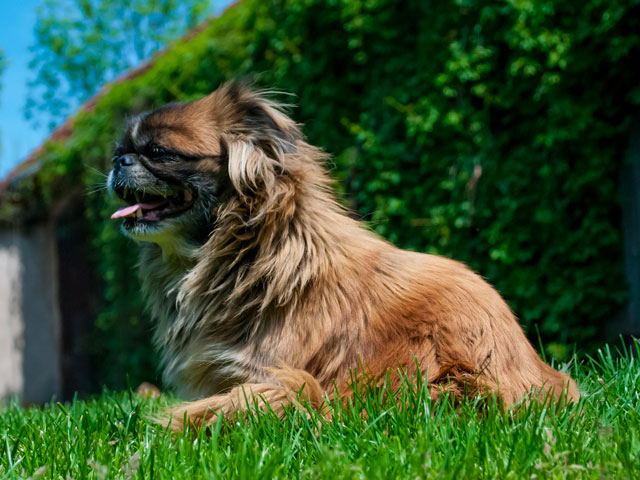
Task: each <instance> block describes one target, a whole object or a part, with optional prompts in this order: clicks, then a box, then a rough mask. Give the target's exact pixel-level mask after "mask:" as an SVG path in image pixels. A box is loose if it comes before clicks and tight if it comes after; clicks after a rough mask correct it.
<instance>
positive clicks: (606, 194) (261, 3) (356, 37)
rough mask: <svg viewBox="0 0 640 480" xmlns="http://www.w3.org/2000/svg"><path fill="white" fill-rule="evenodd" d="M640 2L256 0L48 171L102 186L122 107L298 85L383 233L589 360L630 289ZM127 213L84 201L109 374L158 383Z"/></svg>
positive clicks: (136, 91)
mask: <svg viewBox="0 0 640 480" xmlns="http://www.w3.org/2000/svg"><path fill="white" fill-rule="evenodd" d="M639 9H640V2H638V0H633V1H631V2H629V1H622V0H607V1H605V0H587V1H581V2H577V1H563V2H552V1H525V0H512V1H507V2H498V3H487V2H480V1H471V0H457V1H455V2H451V1H434V2H424V1H423V0H377V1H360V0H348V1H347V0H345V1H337V0H332V1H328V2H327V1H325V0H269V1H266V0H245V1H243V2H241V3H239V4H238V5H236V6H234V7H233V8H230V9H228V10H227V11H226V12H225V13H224V14H223V15H222V16H221V17H220V18H218V19H215V20H213V21H212V22H211V23H210V24H209V25H208V27H207V28H206V29H204V31H203V32H202V33H200V34H199V35H197V36H196V37H194V38H192V39H190V40H188V41H185V42H179V43H178V44H177V45H175V47H174V48H173V49H172V50H171V51H170V52H168V53H167V54H166V55H164V56H162V57H159V58H158V59H157V60H156V62H155V64H154V65H153V67H152V68H151V69H150V70H149V71H148V72H146V73H145V74H143V75H142V76H140V77H138V78H135V79H134V80H131V81H128V82H124V83H120V84H117V85H114V86H113V87H111V89H110V91H109V92H108V93H107V94H106V95H105V96H103V97H101V98H100V100H99V101H98V103H97V105H96V107H95V109H94V110H93V111H91V112H90V113H82V114H80V115H78V116H77V117H76V120H75V126H74V135H73V137H72V138H71V140H70V141H68V142H66V143H65V144H62V145H59V146H57V147H56V148H55V149H53V150H51V153H50V154H49V156H48V158H49V159H50V161H48V162H47V163H46V165H45V168H44V169H43V171H42V173H41V175H40V176H41V178H45V179H46V178H47V175H50V176H51V177H55V176H57V175H59V174H60V173H65V174H66V175H67V177H66V181H67V183H69V182H77V181H83V182H85V183H86V184H87V185H88V186H91V185H92V184H94V183H95V182H96V181H97V179H96V177H95V175H93V173H92V170H91V169H88V168H86V166H87V165H89V166H91V167H95V168H98V169H100V170H102V171H107V170H108V169H109V168H110V165H109V160H108V159H109V158H110V151H111V145H112V142H113V141H114V139H116V138H117V137H118V136H119V134H120V132H121V130H122V126H123V123H124V121H125V118H126V116H127V115H130V114H135V113H137V112H139V111H142V110H144V109H147V108H150V107H152V106H157V105H160V104H162V103H164V102H167V101H173V100H190V99H193V98H196V97H198V96H200V95H204V94H206V93H208V92H209V91H210V90H212V89H214V88H216V87H217V86H218V84H219V83H220V82H222V81H223V80H224V79H226V78H229V77H237V76H254V75H256V74H257V78H258V83H259V84H263V85H265V86H268V87H275V88H278V89H282V90H285V91H289V92H293V93H295V94H296V96H297V97H296V98H295V100H294V103H296V104H297V105H299V107H297V108H295V109H293V110H292V115H293V116H294V117H295V118H296V120H298V121H300V122H303V123H304V124H305V128H304V131H305V132H306V133H307V135H308V137H309V140H310V142H312V143H314V144H317V145H320V146H322V147H324V148H325V149H326V150H328V151H329V152H331V153H333V154H334V155H335V165H334V166H332V167H333V173H334V174H335V176H336V177H337V178H338V180H339V183H340V189H341V191H343V193H344V195H345V199H346V201H347V202H348V203H349V206H350V207H351V208H353V209H354V210H356V211H357V212H358V213H359V214H361V215H362V216H363V218H364V219H365V220H367V221H368V222H369V224H370V225H371V227H372V228H373V229H375V230H376V231H377V232H378V233H380V234H381V235H383V236H385V237H387V238H388V239H389V240H391V241H392V242H394V243H396V244H397V245H399V246H400V247H403V248H410V249H414V250H419V251H426V252H432V253H438V254H443V255H447V256H450V257H453V258H456V259H459V260H462V261H465V262H467V263H468V264H470V265H471V266H472V267H473V268H474V269H475V270H476V271H478V272H479V273H480V274H482V275H483V276H485V277H487V278H488V280H489V281H490V282H491V283H493V284H494V285H495V286H496V287H497V288H498V290H499V291H500V292H501V293H502V294H503V296H504V297H505V298H506V299H507V301H508V302H509V303H510V304H511V305H512V307H513V308H514V310H515V312H516V313H517V314H518V316H519V318H520V319H521V322H522V324H523V325H524V326H525V328H527V329H528V331H529V333H530V334H535V331H534V329H533V328H532V326H533V325H536V326H538V327H539V330H540V333H541V336H542V339H543V341H545V342H546V341H555V342H556V343H559V344H563V345H567V344H568V345H572V344H574V343H577V344H578V346H579V347H580V348H582V349H587V348H588V347H589V345H590V342H591V343H592V342H594V341H595V342H599V341H601V339H602V336H603V334H604V331H605V329H604V327H605V324H606V322H608V321H610V320H611V319H612V318H614V317H615V315H616V313H617V312H618V311H619V309H620V307H621V305H622V304H623V302H624V300H625V294H626V284H625V281H624V275H623V267H622V251H621V242H622V240H621V235H620V230H621V226H620V207H619V200H618V189H617V176H618V167H619V165H620V162H621V160H622V158H623V156H624V151H625V147H626V145H627V138H628V125H629V119H630V116H631V113H632V111H633V110H634V109H635V108H637V105H638V102H639V101H640V90H639V87H638V82H637V75H636V68H635V66H634V61H633V59H636V58H640V51H639V50H640V48H639V45H640V38H639V32H640V15H639V14H638V13H639ZM285 100H289V101H290V99H285ZM42 183H43V184H45V185H47V184H48V183H47V182H46V181H43V182H42ZM54 183H55V182H54ZM57 185H59V187H57V188H63V187H62V186H60V183H59V182H58V183H57ZM114 208H115V205H112V204H111V203H110V201H109V200H108V199H107V198H106V196H101V195H91V196H89V197H88V198H87V205H86V212H87V220H88V228H89V230H90V232H89V239H88V242H90V247H91V251H92V252H93V256H94V260H95V262H96V264H97V266H98V269H99V271H100V273H101V276H102V278H104V285H105V294H104V303H103V307H102V309H101V314H100V317H99V318H98V321H97V328H98V329H99V331H100V332H102V335H101V337H100V338H101V343H100V345H101V346H102V348H104V351H103V352H102V353H103V354H104V358H105V359H106V360H105V363H106V365H108V366H109V367H110V368H109V370H108V371H111V372H114V373H115V375H114V376H112V377H106V378H107V380H109V381H111V380H113V379H114V378H116V377H115V376H116V375H117V378H120V379H122V375H123V372H124V371H129V372H131V373H132V375H133V378H135V379H138V378H141V377H144V376H145V375H144V368H146V366H145V365H147V364H148V363H149V360H148V359H149V356H148V355H147V354H146V353H140V352H146V351H147V350H144V349H143V350H140V347H139V346H140V345H148V340H147V339H148V338H149V329H150V326H149V324H148V323H147V322H146V320H145V317H144V315H143V313H142V312H143V307H142V302H141V299H140V298H139V293H138V291H139V290H138V288H137V285H138V282H137V279H136V277H135V273H134V268H133V265H134V264H135V262H136V248H135V246H134V245H133V244H132V243H131V242H130V241H128V240H126V239H124V238H123V237H122V236H121V235H119V234H118V225H117V224H116V222H113V221H110V220H109V219H108V218H109V214H110V213H111V212H112V211H113V209H114ZM108 342H111V343H108ZM566 350H567V349H566V348H565V349H563V348H556V349H554V351H555V352H558V351H566Z"/></svg>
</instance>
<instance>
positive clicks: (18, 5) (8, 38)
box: [0, 0, 48, 177]
mask: <svg viewBox="0 0 640 480" xmlns="http://www.w3.org/2000/svg"><path fill="white" fill-rule="evenodd" d="M39 3H40V0H21V1H19V2H16V1H11V0H0V18H1V19H2V28H0V48H2V50H4V53H5V57H6V58H7V60H8V61H9V65H7V68H6V69H5V71H4V74H3V75H2V76H1V77H0V83H1V84H2V91H1V92H0V135H1V136H2V151H0V177H3V176H4V175H5V174H6V173H7V172H8V171H9V170H10V169H11V168H13V167H14V166H15V165H16V164H17V163H18V162H19V161H20V160H22V159H24V158H25V157H26V156H27V155H28V154H29V152H31V151H32V150H33V149H35V148H37V147H38V146H39V145H40V143H42V141H43V140H44V139H45V138H46V137H47V134H48V131H47V129H46V128H43V127H40V128H34V127H33V126H32V125H31V124H30V123H29V122H27V121H26V120H25V118H24V113H23V110H24V104H25V101H26V98H27V82H28V80H29V78H31V74H30V72H29V67H28V64H29V45H30V44H31V39H32V38H33V27H34V24H35V19H36V15H35V7H36V5H38V4H39Z"/></svg>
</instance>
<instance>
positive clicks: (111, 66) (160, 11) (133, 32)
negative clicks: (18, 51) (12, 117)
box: [26, 0, 211, 125]
mask: <svg viewBox="0 0 640 480" xmlns="http://www.w3.org/2000/svg"><path fill="white" fill-rule="evenodd" d="M210 6H211V2H210V1H209V0H152V1H149V0H133V1H132V0H43V3H42V4H41V5H40V6H39V8H38V9H37V21H36V27H35V32H34V33H35V43H34V45H33V46H32V47H31V52H32V55H33V56H32V59H31V62H30V64H29V66H30V68H31V69H32V70H33V71H34V72H35V73H36V77H35V79H34V80H33V81H32V82H31V83H30V88H31V91H30V95H29V100H28V101H27V106H26V112H27V116H28V117H38V116H39V117H41V118H46V117H48V118H49V120H50V125H54V124H55V123H56V121H59V120H60V119H62V118H64V117H65V116H66V115H68V114H69V113H71V111H72V110H73V108H75V107H77V106H78V105H79V104H80V102H81V101H83V100H86V99H87V98H88V97H90V96H91V95H92V94H94V93H95V92H96V90H97V89H98V88H99V87H100V86H102V85H103V84H105V83H106V82H109V81H111V80H114V79H115V78H116V76H117V75H119V74H120V73H122V72H123V71H125V70H127V69H128V68H130V67H132V66H134V65H138V64H139V63H140V62H141V61H143V60H146V59H148V58H150V57H151V55H152V54H153V53H154V52H156V51H157V50H158V49H160V48H162V47H164V46H165V45H166V44H167V42H171V41H173V40H175V39H177V38H179V37H180V36H181V35H182V34H184V32H185V31H186V30H187V29H188V28H191V27H193V26H194V25H195V24H196V23H197V22H199V21H201V20H202V19H203V18H204V17H205V15H206V14H207V13H208V11H209V9H210Z"/></svg>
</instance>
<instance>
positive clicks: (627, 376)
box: [0, 343, 640, 479]
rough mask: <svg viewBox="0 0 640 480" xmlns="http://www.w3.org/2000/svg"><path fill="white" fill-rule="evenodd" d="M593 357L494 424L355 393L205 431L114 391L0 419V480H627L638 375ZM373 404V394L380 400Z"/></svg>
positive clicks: (632, 365) (638, 456)
mask: <svg viewBox="0 0 640 480" xmlns="http://www.w3.org/2000/svg"><path fill="white" fill-rule="evenodd" d="M634 350H635V351H634V352H629V351H627V352H625V354H624V355H623V356H622V358H617V359H616V358H615V357H614V356H613V355H612V354H611V351H610V350H609V349H608V348H606V349H604V350H603V351H601V352H599V355H598V356H597V357H596V359H594V360H591V361H588V362H586V364H584V365H580V366H577V367H575V368H574V371H573V374H574V375H575V377H576V378H577V379H578V382H579V384H580V387H581V390H582V392H583V398H582V399H581V401H580V403H579V404H578V405H572V406H569V407H567V408H561V409H556V408H555V407H554V406H549V407H544V408H543V407H541V406H540V405H535V404H534V405H529V406H527V407H525V408H521V409H520V410H518V411H517V412H512V413H504V412H502V411H500V409H499V408H497V407H496V405H495V403H493V402H491V401H489V402H488V405H487V406H486V407H485V408H484V410H483V412H482V414H479V413H478V405H476V404H475V401H473V400H471V401H469V402H464V403H462V404H461V405H459V406H458V407H457V408H453V407H452V405H451V402H448V401H440V402H437V403H434V402H431V401H430V399H429V398H428V391H429V390H428V388H424V385H420V384H418V387H417V388H412V387H409V386H408V385H405V386H404V387H403V388H401V389H400V390H399V391H398V392H397V396H393V395H389V394H388V393H389V392H386V391H385V389H384V388H379V389H375V390H372V389H367V390H366V391H365V392H364V394H362V395H356V396H355V400H354V402H353V403H352V404H350V405H349V406H348V407H346V408H345V407H342V406H341V405H339V404H333V405H332V406H331V409H330V411H331V413H332V420H326V419H324V418H322V417H320V415H319V414H318V413H317V412H315V411H308V412H296V411H293V410H291V411H289V412H288V413H287V415H285V417H284V418H282V419H281V418H278V417H277V416H276V415H274V414H273V413H264V412H260V411H255V410H252V411H251V412H250V413H249V415H247V418H239V419H238V421H237V422H233V423H231V422H229V423H225V422H224V421H223V420H222V419H220V420H219V421H218V423H217V424H216V425H215V426H214V427H213V428H212V429H211V430H209V431H207V430H204V429H201V430H199V431H197V432H193V431H187V432H186V433H182V434H177V435H174V434H172V433H171V432H168V431H167V430H165V429H164V428H162V427H160V426H158V425H154V424H152V423H150V422H149V420H148V419H149V418H150V417H152V416H153V415H155V414H157V413H159V412H161V411H162V409H163V408H164V407H165V406H166V403H167V401H166V398H164V397H161V398H160V399H157V400H151V401H149V400H144V399H142V398H141V397H139V396H137V395H135V394H133V393H131V392H128V393H127V392H125V393H120V394H109V393H106V392H105V393H103V394H102V395H101V396H99V397H96V398H93V399H90V400H88V401H74V402H72V403H69V404H65V405H62V404H59V403H58V404H49V405H47V406H46V407H44V408H43V409H37V408H32V409H29V410H23V409H22V408H20V407H19V406H17V405H10V406H9V407H8V408H6V409H5V410H4V411H0V432H1V433H0V441H2V445H3V455H0V476H1V477H2V478H7V479H14V478H27V477H30V478H36V477H37V474H38V473H39V474H40V475H42V478H100V479H112V478H123V479H126V478H134V477H138V478H159V479H160V478H167V479H173V478H190V479H201V478H203V479H204V478H242V479H244V478H286V479H291V478H335V479H343V478H344V479H364V478H438V479H449V478H451V479H458V478H580V479H582V478H584V479H599V478H638V477H639V476H640V395H639V393H638V392H640V365H639V363H638V358H637V355H638V354H639V353H640V345H638V344H637V343H636V344H635V347H634ZM385 393H387V394H385Z"/></svg>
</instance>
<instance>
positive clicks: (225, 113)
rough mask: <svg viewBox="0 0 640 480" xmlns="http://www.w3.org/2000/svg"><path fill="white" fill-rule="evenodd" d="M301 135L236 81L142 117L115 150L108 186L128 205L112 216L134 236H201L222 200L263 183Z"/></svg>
mask: <svg viewBox="0 0 640 480" xmlns="http://www.w3.org/2000/svg"><path fill="white" fill-rule="evenodd" d="M298 137H299V131H298V129H297V127H296V125H295V124H294V122H293V121H292V120H290V119H289V118H288V117H286V116H285V115H283V114H282V113H281V112H279V111H278V110H277V109H276V108H274V107H273V104H272V103H270V102H269V101H268V100H265V99H264V98H263V97H262V96H260V95H259V94H257V93H255V92H252V91H250V90H249V89H247V88H245V87H242V86H239V85H237V84H227V85H224V86H223V87H221V88H220V89H218V90H217V91H215V92H213V93H212V94H210V95H208V96H207V97H204V98H202V99H200V100H196V101H194V102H190V103H181V104H169V105H165V106H164V107H161V108H159V109H157V110H154V111H152V112H149V113H146V114H143V115H140V116H138V117H136V118H134V119H133V120H132V121H131V122H130V123H129V126H128V128H127V130H126V132H125V135H124V138H123V139H122V141H121V142H120V143H119V144H118V146H117V147H116V149H115V151H114V156H113V169H112V171H111V173H110V174H109V178H108V182H107V183H108V187H109V190H110V191H111V192H112V194H114V195H116V196H118V197H119V198H121V199H122V200H124V201H125V202H126V203H127V204H128V206H126V207H123V208H121V209H119V210H118V211H117V212H115V213H114V214H113V215H112V218H115V219H117V218H123V219H124V221H123V224H122V229H123V231H124V232H125V233H126V234H127V235H129V236H130V237H132V238H133V239H135V240H142V241H149V242H156V243H161V244H162V243H163V242H166V241H176V240H181V239H188V240H192V241H196V242H198V241H202V240H204V239H206V238H207V236H208V235H209V234H210V232H211V230H212V228H213V225H214V222H215V212H216V210H217V208H218V207H219V205H220V202H224V201H225V199H228V198H231V197H233V196H234V195H236V196H237V195H246V194H252V193H255V190H256V189H259V188H261V187H262V186H264V185H263V184H264V183H265V182H268V179H267V178H266V176H267V175H268V174H269V170H270V169H271V168H275V166H276V165H277V164H281V163H283V158H284V154H285V153H286V150H288V149H290V148H293V145H294V144H295V141H296V138H298ZM271 173H273V174H274V175H275V174H276V172H275V170H274V171H273V172H271ZM280 173H282V172H280ZM252 189H253V192H252Z"/></svg>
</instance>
